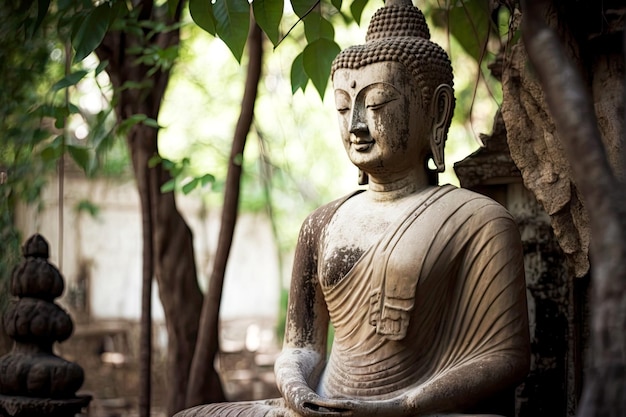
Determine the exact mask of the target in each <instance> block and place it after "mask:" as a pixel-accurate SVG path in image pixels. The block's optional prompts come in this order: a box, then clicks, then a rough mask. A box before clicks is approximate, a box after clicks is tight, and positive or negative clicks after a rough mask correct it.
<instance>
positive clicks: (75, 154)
mask: <svg viewBox="0 0 626 417" xmlns="http://www.w3.org/2000/svg"><path fill="white" fill-rule="evenodd" d="M67 151H68V152H69V154H70V156H71V157H72V159H73V160H74V161H75V162H76V163H77V164H78V166H79V167H81V169H82V170H83V171H85V172H88V170H89V162H90V159H91V158H90V157H89V149H87V148H84V147H82V146H75V145H67Z"/></svg>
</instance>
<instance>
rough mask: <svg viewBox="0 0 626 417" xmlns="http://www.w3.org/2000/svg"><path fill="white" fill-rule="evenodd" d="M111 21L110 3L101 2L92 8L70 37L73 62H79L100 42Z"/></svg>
mask: <svg viewBox="0 0 626 417" xmlns="http://www.w3.org/2000/svg"><path fill="white" fill-rule="evenodd" d="M110 23H111V4H110V3H108V2H105V3H102V4H101V5H100V6H98V7H96V8H95V9H93V10H92V11H91V12H89V14H88V15H87V17H86V18H85V20H84V21H83V22H82V24H81V25H80V27H79V29H78V31H77V32H76V35H75V36H74V37H73V38H72V46H73V47H74V50H75V51H76V55H74V62H80V61H82V60H83V59H85V58H86V57H87V55H89V54H90V53H92V52H93V51H94V49H96V48H97V47H98V45H100V43H102V40H103V39H104V35H106V33H107V30H108V29H109V25H110Z"/></svg>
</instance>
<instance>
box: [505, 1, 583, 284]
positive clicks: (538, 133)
mask: <svg viewBox="0 0 626 417" xmlns="http://www.w3.org/2000/svg"><path fill="white" fill-rule="evenodd" d="M546 18H547V19H550V23H551V24H552V25H554V26H556V27H558V30H559V33H560V35H561V37H562V38H563V39H565V40H566V42H565V45H567V52H568V53H569V55H570V56H572V57H578V59H579V57H580V53H579V47H578V46H577V44H576V43H575V42H574V40H573V38H572V34H571V33H570V32H569V31H568V30H567V28H566V27H563V26H562V25H559V21H558V19H557V15H556V13H553V12H550V13H549V14H548V15H547V16H546ZM527 62H528V57H527V55H526V51H525V48H524V45H522V44H521V43H520V44H517V45H515V46H513V47H512V48H511V49H510V51H509V53H508V55H507V57H506V65H505V67H504V71H503V74H502V88H503V97H504V99H503V103H502V115H503V117H504V121H505V124H506V129H507V132H508V143H509V148H510V151H511V157H512V158H513V160H514V161H515V164H516V165H517V167H518V168H519V169H520V171H521V173H522V178H523V180H524V185H525V186H526V187H527V188H528V189H529V190H531V191H532V192H533V193H534V194H535V197H536V198H537V200H538V201H539V202H540V203H541V205H542V206H543V208H544V210H545V211H546V213H548V215H550V220H551V223H552V228H553V229H554V232H555V235H556V236H557V239H558V241H559V244H560V246H561V248H562V249H563V251H564V252H565V255H566V258H567V260H568V261H569V264H570V265H571V266H572V269H573V270H574V274H575V275H576V276H578V277H582V276H584V275H585V274H586V273H587V272H588V270H589V259H588V250H589V230H588V229H589V228H588V221H589V220H588V215H587V211H586V210H585V208H584V207H583V205H582V203H581V199H580V197H579V195H578V191H577V189H576V186H575V184H574V183H573V181H572V173H571V166H570V163H569V161H568V160H567V158H566V156H565V153H564V151H563V145H562V144H561V138H560V136H559V134H558V132H557V131H556V128H555V126H554V122H553V121H552V119H551V117H550V113H549V110H548V109H547V104H546V103H545V99H544V91H543V90H542V88H541V86H540V85H539V82H538V80H537V79H536V77H535V75H534V74H533V73H532V72H531V71H529V70H528V65H527Z"/></svg>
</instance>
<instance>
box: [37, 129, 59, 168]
mask: <svg viewBox="0 0 626 417" xmlns="http://www.w3.org/2000/svg"><path fill="white" fill-rule="evenodd" d="M62 153H63V136H60V135H59V136H57V137H56V138H54V140H53V141H52V142H50V144H49V145H48V146H46V147H45V148H43V149H42V151H41V159H43V160H44V162H50V161H56V160H57V159H59V158H60V157H61V154H62Z"/></svg>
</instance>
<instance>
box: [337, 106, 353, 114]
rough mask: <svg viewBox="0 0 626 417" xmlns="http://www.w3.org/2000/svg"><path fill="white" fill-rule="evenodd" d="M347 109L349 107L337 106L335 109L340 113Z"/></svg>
mask: <svg viewBox="0 0 626 417" xmlns="http://www.w3.org/2000/svg"><path fill="white" fill-rule="evenodd" d="M348 110H350V108H349V107H339V108H338V109H337V111H338V112H339V113H341V114H344V113H346V112H347V111H348Z"/></svg>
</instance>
